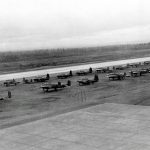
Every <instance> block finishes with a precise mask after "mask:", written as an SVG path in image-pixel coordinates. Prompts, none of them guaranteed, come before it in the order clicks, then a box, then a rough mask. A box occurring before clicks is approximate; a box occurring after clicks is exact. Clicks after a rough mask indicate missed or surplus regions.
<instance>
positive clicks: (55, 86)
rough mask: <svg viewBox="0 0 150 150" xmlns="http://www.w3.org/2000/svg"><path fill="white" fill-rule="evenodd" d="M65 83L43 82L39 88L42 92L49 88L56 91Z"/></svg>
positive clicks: (63, 86)
mask: <svg viewBox="0 0 150 150" xmlns="http://www.w3.org/2000/svg"><path fill="white" fill-rule="evenodd" d="M66 86H67V85H65V84H61V82H58V83H45V84H43V85H41V88H42V89H43V91H44V92H48V91H49V90H54V91H57V90H58V89H63V88H65V87H66Z"/></svg>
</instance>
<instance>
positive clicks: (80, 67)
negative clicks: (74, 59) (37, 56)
mask: <svg viewBox="0 0 150 150" xmlns="http://www.w3.org/2000/svg"><path fill="white" fill-rule="evenodd" d="M144 61H150V57H143V58H134V59H126V60H117V61H109V62H101V63H90V64H83V65H76V66H68V67H59V68H52V69H43V70H35V71H26V72H19V73H10V74H2V75H0V81H3V80H9V79H20V78H23V77H32V76H41V75H45V74H47V73H49V74H50V75H54V74H59V73H64V72H68V71H70V70H72V71H77V70H85V69H88V68H89V67H92V68H100V67H110V66H117V65H125V64H128V63H138V62H144Z"/></svg>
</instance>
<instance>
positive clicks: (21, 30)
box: [0, 0, 150, 51]
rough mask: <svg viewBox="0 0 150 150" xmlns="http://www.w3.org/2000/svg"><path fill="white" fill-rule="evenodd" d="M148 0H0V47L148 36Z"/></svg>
mask: <svg viewBox="0 0 150 150" xmlns="http://www.w3.org/2000/svg"><path fill="white" fill-rule="evenodd" d="M149 7H150V0H0V51H2V50H27V49H38V48H61V47H84V46H101V45H107V44H125V43H136V42H150V8H149Z"/></svg>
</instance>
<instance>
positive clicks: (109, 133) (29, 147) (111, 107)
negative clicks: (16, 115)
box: [0, 103, 150, 150]
mask: <svg viewBox="0 0 150 150" xmlns="http://www.w3.org/2000/svg"><path fill="white" fill-rule="evenodd" d="M0 139H1V140H0V150H150V107H149V106H137V105H126V104H114V103H105V104H101V105H96V106H92V107H88V108H84V109H80V110H77V111H73V112H68V113H65V114H61V115H57V116H54V117H49V118H45V119H41V120H37V121H34V122H30V123H26V124H22V125H18V126H14V127H10V128H6V129H2V130H0Z"/></svg>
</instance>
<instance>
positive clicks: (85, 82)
mask: <svg viewBox="0 0 150 150" xmlns="http://www.w3.org/2000/svg"><path fill="white" fill-rule="evenodd" d="M98 80H99V78H98V75H97V74H96V75H95V76H94V79H88V78H83V79H81V80H78V81H77V82H78V83H79V85H90V84H94V83H95V82H98Z"/></svg>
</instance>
